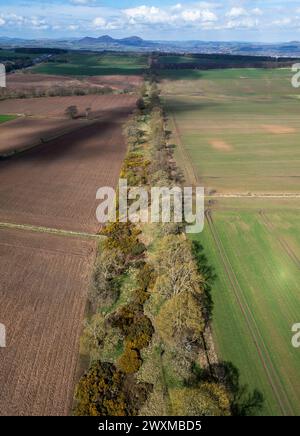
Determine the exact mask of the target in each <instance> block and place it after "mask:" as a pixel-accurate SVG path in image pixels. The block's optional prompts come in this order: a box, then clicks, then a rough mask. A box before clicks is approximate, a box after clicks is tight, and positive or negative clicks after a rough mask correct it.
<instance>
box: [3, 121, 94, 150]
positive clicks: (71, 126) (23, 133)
mask: <svg viewBox="0 0 300 436" xmlns="http://www.w3.org/2000/svg"><path fill="white" fill-rule="evenodd" d="M89 123H91V122H90V121H87V120H84V119H78V120H69V119H65V118H63V119H55V118H41V119H36V118H32V117H20V118H17V119H15V120H13V121H9V122H6V123H3V125H2V124H1V125H0V156H5V155H9V154H10V153H13V152H16V151H19V150H23V149H26V148H30V147H34V146H36V145H39V144H42V143H43V142H44V141H49V140H50V139H53V138H54V137H57V136H60V135H63V134H66V133H68V132H70V131H72V130H77V129H79V128H81V127H82V126H85V125H87V124H89Z"/></svg>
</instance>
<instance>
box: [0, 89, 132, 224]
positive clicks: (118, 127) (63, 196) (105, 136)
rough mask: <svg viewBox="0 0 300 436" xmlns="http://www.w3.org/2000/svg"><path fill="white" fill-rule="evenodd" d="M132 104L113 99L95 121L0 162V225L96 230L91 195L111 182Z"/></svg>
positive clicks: (114, 179) (129, 100)
mask: <svg viewBox="0 0 300 436" xmlns="http://www.w3.org/2000/svg"><path fill="white" fill-rule="evenodd" d="M113 97H116V96H113ZM113 102H114V103H113ZM134 103H135V97H131V96H119V98H118V99H114V100H112V102H111V103H108V104H107V106H108V108H107V110H106V111H104V107H105V106H104V103H103V106H102V118H101V120H98V121H95V122H94V123H93V124H92V125H87V126H84V127H82V128H81V129H80V130H78V131H73V132H71V133H68V134H66V135H64V136H61V137H59V138H57V139H54V140H52V141H49V142H47V143H45V144H43V145H42V146H41V147H40V148H33V149H31V150H30V151H27V152H26V153H25V154H23V155H19V156H16V157H15V158H13V159H10V160H9V161H3V162H0V185H1V188H0V198H1V204H0V221H2V222H3V221H4V222H6V221H8V222H13V223H23V224H33V225H37V226H45V227H50V228H51V227H54V228H64V229H66V230H75V231H91V232H96V231H97V230H98V228H99V224H98V223H97V221H96V217H95V209H96V206H97V204H96V191H97V189H98V188H99V187H102V186H115V184H116V183H117V180H118V176H119V171H120V167H121V163H122V160H123V157H124V155H125V151H126V147H125V144H124V139H123V136H122V124H123V123H124V122H125V120H126V117H127V116H128V114H129V113H130V111H131V110H132V109H133V108H134ZM10 186H14V189H13V190H11V189H10ZM24 198H26V202H25V203H24Z"/></svg>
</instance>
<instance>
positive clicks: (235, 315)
mask: <svg viewBox="0 0 300 436" xmlns="http://www.w3.org/2000/svg"><path fill="white" fill-rule="evenodd" d="M267 215H268V219H269V220H270V221H271V222H272V223H275V225H276V227H277V230H276V233H275V234H272V233H270V231H269V230H268V229H267V228H266V226H265V224H264V222H263V221H262V219H261V218H260V215H259V213H258V211H237V210H236V211H221V210H220V211H217V212H215V213H213V219H214V223H215V228H216V232H217V235H218V237H219V238H220V240H221V244H222V247H223V250H224V251H225V253H226V256H227V259H228V260H227V262H228V263H230V265H231V268H232V270H233V271H234V274H235V276H236V278H237V281H238V283H239V286H238V293H239V294H240V298H241V300H242V301H243V305H244V306H246V305H248V308H249V309H248V310H249V311H251V313H252V316H253V320H252V321H251V323H255V324H256V326H257V329H258V331H259V332H260V335H261V338H259V339H258V342H259V344H260V347H261V349H263V356H264V359H266V361H267V358H266V354H268V355H269V359H270V360H271V362H272V365H273V368H274V369H275V373H276V377H277V378H278V382H277V389H278V394H279V395H281V396H282V398H285V397H287V398H288V403H289V406H286V408H288V407H290V408H291V410H292V413H293V414H297V415H299V413H300V384H299V372H300V353H299V350H298V349H295V348H293V347H292V345H291V338H292V333H291V327H292V325H293V324H295V323H296V322H299V313H300V299H299V278H300V274H299V268H297V266H296V265H295V264H294V263H293V262H292V260H291V259H290V257H289V256H288V255H287V253H286V252H285V251H284V250H283V249H282V247H281V246H280V244H279V242H278V240H277V235H278V236H280V237H284V238H286V239H289V238H294V236H295V235H299V234H300V224H299V219H298V218H299V211H292V210H288V211H284V212H283V213H281V212H278V211H272V210H269V211H268V213H267ZM277 232H278V233H277ZM196 239H197V240H199V241H200V242H201V243H202V244H203V245H204V247H205V250H206V254H207V256H208V259H209V261H210V263H211V264H212V265H214V266H215V268H216V274H217V280H216V282H215V285H214V287H213V295H212V296H213V301H214V321H213V331H214V335H215V338H216V342H217V345H218V351H219V355H220V356H221V358H222V359H223V360H224V361H230V362H233V364H234V365H235V366H236V367H237V368H238V370H239V373H240V382H241V383H242V384H245V385H248V388H249V390H250V391H252V390H253V389H258V390H260V391H261V392H262V394H263V396H264V399H265V406H264V410H263V412H262V413H263V414H270V415H274V414H275V415H277V414H281V413H282V411H281V409H280V408H279V405H278V401H277V400H276V396H275V394H274V392H273V388H272V386H271V384H270V382H269V379H268V376H267V373H266V370H265V369H264V365H263V363H262V361H261V358H260V357H259V353H258V350H257V348H256V346H255V343H254V340H253V338H252V336H251V334H250V330H249V327H248V324H247V322H246V320H245V316H244V313H243V310H242V309H241V307H240V305H239V303H238V301H237V298H236V296H235V294H234V290H233V287H232V284H231V282H230V280H229V278H228V276H227V274H226V269H225V267H224V264H223V262H222V261H221V256H220V252H219V250H218V248H217V246H216V244H215V241H214V239H213V237H212V234H211V231H210V229H209V226H208V224H206V227H205V230H204V232H203V233H202V234H201V235H199V236H197V237H196ZM297 242H298V244H299V242H300V241H299V236H298V237H297ZM294 243H295V244H296V242H295V240H294ZM298 249H299V245H298ZM297 320H298V321H297ZM262 344H264V346H265V348H264V346H263V345H262ZM265 350H267V351H265Z"/></svg>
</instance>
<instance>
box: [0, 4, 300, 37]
mask: <svg viewBox="0 0 300 436" xmlns="http://www.w3.org/2000/svg"><path fill="white" fill-rule="evenodd" d="M103 34H108V35H110V36H112V37H115V38H121V37H126V36H130V35H137V36H140V37H142V38H144V39H152V40H195V39H197V40H205V41H253V42H284V41H295V40H300V0H238V1H237V0H219V1H218V0H212V1H210V0H207V1H189V0H188V1H176V0H160V1H159V0H122V1H121V0H114V1H112V0H44V1H39V0H9V1H8V0H0V36H8V37H22V38H66V37H74V38H78V37H83V36H101V35H103Z"/></svg>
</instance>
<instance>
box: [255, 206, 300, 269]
mask: <svg viewBox="0 0 300 436" xmlns="http://www.w3.org/2000/svg"><path fill="white" fill-rule="evenodd" d="M259 216H260V218H261V221H262V222H263V224H264V226H265V227H266V229H267V230H268V231H269V232H270V233H271V234H272V236H275V239H276V240H277V241H278V242H279V244H280V246H281V248H282V249H283V251H284V252H285V253H286V254H287V255H288V257H289V258H290V259H291V260H292V262H293V263H294V264H295V265H296V267H297V268H298V269H300V259H299V258H298V256H297V255H296V253H295V252H294V250H293V249H292V248H291V247H290V245H289V243H288V242H287V241H286V240H285V239H284V238H283V237H281V236H278V235H277V234H276V228H275V226H274V224H273V223H272V222H271V221H270V219H269V218H268V217H267V216H266V213H265V211H263V210H260V211H259Z"/></svg>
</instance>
